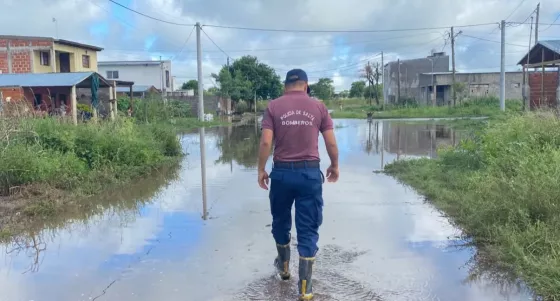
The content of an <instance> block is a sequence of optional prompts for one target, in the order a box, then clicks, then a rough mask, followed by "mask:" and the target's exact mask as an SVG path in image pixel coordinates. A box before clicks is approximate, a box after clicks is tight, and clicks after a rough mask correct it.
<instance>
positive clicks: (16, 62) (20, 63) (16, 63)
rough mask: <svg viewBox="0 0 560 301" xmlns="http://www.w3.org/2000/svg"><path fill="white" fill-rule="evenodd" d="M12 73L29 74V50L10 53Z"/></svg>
mask: <svg viewBox="0 0 560 301" xmlns="http://www.w3.org/2000/svg"><path fill="white" fill-rule="evenodd" d="M11 53H12V73H29V72H31V54H30V53H29V50H20V51H12V52H11Z"/></svg>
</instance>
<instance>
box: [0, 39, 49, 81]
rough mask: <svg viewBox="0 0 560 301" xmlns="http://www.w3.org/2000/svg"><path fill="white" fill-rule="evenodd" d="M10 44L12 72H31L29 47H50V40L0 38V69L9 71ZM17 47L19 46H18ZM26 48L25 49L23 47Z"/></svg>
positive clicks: (5, 71)
mask: <svg viewBox="0 0 560 301" xmlns="http://www.w3.org/2000/svg"><path fill="white" fill-rule="evenodd" d="M8 45H9V46H10V48H11V49H10V53H11V63H12V66H11V67H12V73H29V72H31V70H32V58H31V51H30V48H28V47H50V46H52V41H50V40H25V39H24V40H22V39H20V40H18V39H13V40H6V39H0V70H1V71H2V73H9V71H10V69H9V66H8V52H7V46H8ZM16 47H19V49H18V48H16ZM22 47H23V48H25V49H22Z"/></svg>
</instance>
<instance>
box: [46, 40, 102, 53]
mask: <svg viewBox="0 0 560 301" xmlns="http://www.w3.org/2000/svg"><path fill="white" fill-rule="evenodd" d="M54 41H55V43H58V44H62V45H68V46H74V47H79V48H85V49H90V50H94V51H101V50H103V48H101V47H97V46H93V45H88V44H82V43H78V42H72V41H68V40H62V39H55V40H54Z"/></svg>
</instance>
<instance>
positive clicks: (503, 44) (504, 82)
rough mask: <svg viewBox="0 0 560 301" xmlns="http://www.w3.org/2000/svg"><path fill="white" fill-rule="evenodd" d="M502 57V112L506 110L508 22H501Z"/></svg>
mask: <svg viewBox="0 0 560 301" xmlns="http://www.w3.org/2000/svg"><path fill="white" fill-rule="evenodd" d="M500 27H501V29H502V41H501V42H502V45H501V46H502V55H501V64H500V110H502V111H505V110H506V21H505V20H502V22H501V26H500Z"/></svg>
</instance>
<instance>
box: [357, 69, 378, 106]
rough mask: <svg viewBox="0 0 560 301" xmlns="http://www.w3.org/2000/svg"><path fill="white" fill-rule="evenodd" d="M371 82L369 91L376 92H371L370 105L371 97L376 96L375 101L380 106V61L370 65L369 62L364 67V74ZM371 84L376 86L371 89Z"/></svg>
mask: <svg viewBox="0 0 560 301" xmlns="http://www.w3.org/2000/svg"><path fill="white" fill-rule="evenodd" d="M362 76H363V77H364V78H366V80H367V81H368V84H369V87H370V88H369V89H368V90H369V91H370V92H371V91H373V92H374V94H373V95H372V94H369V95H368V98H369V105H370V106H371V97H372V96H374V97H375V103H376V104H377V105H378V106H379V89H378V88H379V78H380V77H381V71H380V70H379V62H377V63H375V65H374V66H372V65H370V63H369V62H368V63H367V65H366V67H365V68H364V74H363V75H362ZM371 86H374V87H375V88H373V89H371Z"/></svg>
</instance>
